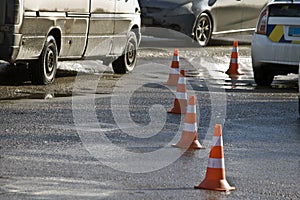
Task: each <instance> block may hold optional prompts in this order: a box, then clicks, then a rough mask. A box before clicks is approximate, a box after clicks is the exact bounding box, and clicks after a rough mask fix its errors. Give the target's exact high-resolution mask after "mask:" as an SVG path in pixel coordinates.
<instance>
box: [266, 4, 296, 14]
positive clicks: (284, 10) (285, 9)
mask: <svg viewBox="0 0 300 200" xmlns="http://www.w3.org/2000/svg"><path fill="white" fill-rule="evenodd" d="M269 13H270V14H269V15H270V16H271V17H300V5H298V4H296V5H295V4H288V5H286V4H283V5H281V4H278V5H277V4H275V5H272V6H271V7H270V10H269Z"/></svg>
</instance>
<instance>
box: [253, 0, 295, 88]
mask: <svg viewBox="0 0 300 200" xmlns="http://www.w3.org/2000/svg"><path fill="white" fill-rule="evenodd" d="M258 19H259V20H258V23H257V27H256V30H255V33H254V36H253V39H252V50H251V56H252V67H253V72H254V80H255V82H256V83H257V85H260V86H269V85H271V83H272V81H273V79H274V76H276V75H287V74H289V73H295V74H297V73H298V68H299V61H300V0H289V1H288V0H273V1H270V2H269V3H268V5H267V6H266V7H265V8H264V9H263V10H262V12H261V14H260V16H259V18H258Z"/></svg>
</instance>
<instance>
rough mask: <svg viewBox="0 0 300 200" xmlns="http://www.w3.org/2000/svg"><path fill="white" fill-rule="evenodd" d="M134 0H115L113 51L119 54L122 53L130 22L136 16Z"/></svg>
mask: <svg viewBox="0 0 300 200" xmlns="http://www.w3.org/2000/svg"><path fill="white" fill-rule="evenodd" d="M136 9H138V7H137V5H136V0H116V15H115V17H116V19H115V30H114V32H115V37H114V42H113V44H114V45H113V53H114V54H115V55H120V54H122V53H123V50H124V47H125V44H126V41H127V34H128V31H129V30H130V28H131V24H132V23H133V21H134V19H135V18H136V17H135V15H136Z"/></svg>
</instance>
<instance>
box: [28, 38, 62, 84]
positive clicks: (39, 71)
mask: <svg viewBox="0 0 300 200" xmlns="http://www.w3.org/2000/svg"><path fill="white" fill-rule="evenodd" d="M57 59H58V51H57V45H56V42H55V39H54V37H53V36H51V35H49V36H48V37H47V40H46V42H45V44H44V47H43V50H42V53H41V55H40V57H39V59H38V60H36V61H33V62H32V63H31V71H32V83H34V84H39V85H47V84H50V83H52V82H53V81H54V79H55V74H56V70H57Z"/></svg>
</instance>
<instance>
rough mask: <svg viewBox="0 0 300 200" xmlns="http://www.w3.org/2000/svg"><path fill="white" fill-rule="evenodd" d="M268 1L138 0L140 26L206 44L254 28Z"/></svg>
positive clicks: (250, 30) (202, 44)
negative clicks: (179, 34)
mask: <svg viewBox="0 0 300 200" xmlns="http://www.w3.org/2000/svg"><path fill="white" fill-rule="evenodd" d="M267 2H268V0H139V3H140V7H141V10H142V25H143V26H146V27H163V28H168V29H172V30H176V31H179V32H182V33H184V34H186V35H188V36H190V37H192V38H193V39H195V40H196V41H197V42H198V43H199V44H200V45H201V46H206V45H207V44H208V43H209V42H210V40H211V38H214V37H216V36H224V35H227V34H233V33H241V32H251V33H253V31H254V30H255V25H256V21H257V16H258V15H259V13H260V11H261V10H262V8H263V7H264V6H265V5H266V4H267Z"/></svg>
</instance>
